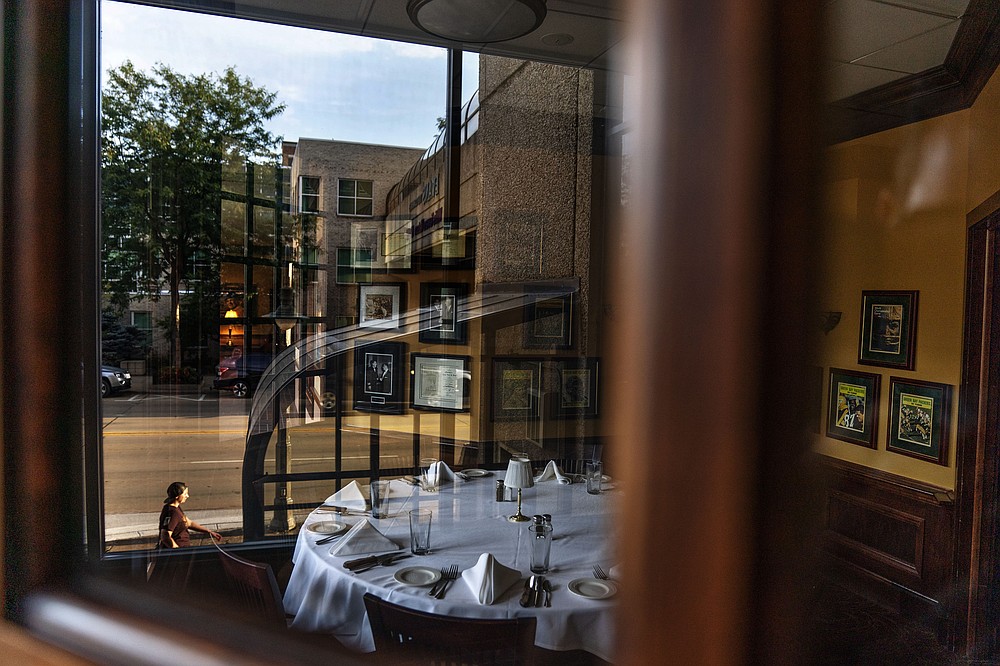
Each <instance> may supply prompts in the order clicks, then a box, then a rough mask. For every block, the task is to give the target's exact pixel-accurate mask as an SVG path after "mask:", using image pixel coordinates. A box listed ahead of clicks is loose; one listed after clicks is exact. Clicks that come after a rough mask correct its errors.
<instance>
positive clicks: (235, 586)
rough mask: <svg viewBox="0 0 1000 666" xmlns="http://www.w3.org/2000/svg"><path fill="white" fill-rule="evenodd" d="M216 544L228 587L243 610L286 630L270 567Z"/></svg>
mask: <svg viewBox="0 0 1000 666" xmlns="http://www.w3.org/2000/svg"><path fill="white" fill-rule="evenodd" d="M213 543H214V544H215V547H216V549H217V550H218V551H219V562H220V563H221V564H222V570H223V572H224V573H225V576H226V581H227V582H228V583H229V588H230V590H231V592H232V593H233V595H234V597H235V600H236V601H237V602H238V603H239V604H240V607H241V608H242V610H244V611H246V612H247V613H248V614H250V615H253V616H255V617H257V618H259V619H260V620H263V621H264V622H266V623H268V624H273V625H275V626H281V627H287V620H286V615H285V609H284V605H283V604H282V601H281V591H280V590H279V589H278V581H277V579H276V578H275V577H274V571H273V570H272V569H271V565H269V564H262V563H260V562H251V561H250V560H244V559H243V558H242V557H237V556H236V555H233V554H232V553H229V552H226V550H225V549H223V548H222V546H220V545H219V544H217V543H215V542H214V541H213Z"/></svg>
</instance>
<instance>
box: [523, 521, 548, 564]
mask: <svg viewBox="0 0 1000 666" xmlns="http://www.w3.org/2000/svg"><path fill="white" fill-rule="evenodd" d="M528 533H529V534H530V535H531V573H535V574H543V573H548V570H549V554H550V553H551V551H552V526H551V525H544V524H542V525H538V524H536V525H531V526H530V527H529V528H528Z"/></svg>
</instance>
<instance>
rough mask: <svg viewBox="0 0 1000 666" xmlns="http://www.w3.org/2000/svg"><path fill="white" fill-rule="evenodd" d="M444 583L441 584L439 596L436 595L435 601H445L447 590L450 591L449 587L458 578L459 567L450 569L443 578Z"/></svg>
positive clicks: (455, 566)
mask: <svg viewBox="0 0 1000 666" xmlns="http://www.w3.org/2000/svg"><path fill="white" fill-rule="evenodd" d="M441 578H442V579H443V582H442V583H441V589H439V590H438V592H437V594H435V595H434V598H435V599H444V593H445V590H447V589H448V585H450V584H451V582H452V581H453V580H455V579H456V578H458V565H457V564H453V565H451V566H450V567H449V568H448V573H446V574H445V575H444V576H442V577H441Z"/></svg>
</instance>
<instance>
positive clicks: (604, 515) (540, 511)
mask: <svg viewBox="0 0 1000 666" xmlns="http://www.w3.org/2000/svg"><path fill="white" fill-rule="evenodd" d="M436 463H440V464H432V465H427V466H426V467H424V468H423V471H422V473H421V475H420V476H419V477H417V478H416V479H413V478H403V479H392V480H389V481H381V480H380V481H379V482H376V483H379V484H380V486H379V487H378V488H377V489H374V490H373V488H374V487H375V486H374V484H372V486H371V487H366V486H364V485H362V484H358V483H357V482H356V481H352V482H351V483H350V484H348V485H347V486H345V487H344V488H342V489H341V490H340V491H338V492H337V493H334V494H333V495H331V496H330V497H329V498H327V500H326V501H324V503H323V505H322V506H320V507H318V508H317V509H316V510H314V511H313V512H312V513H311V514H310V515H309V516H308V517H307V518H306V520H305V522H304V525H303V528H302V529H301V530H300V532H299V535H298V539H297V541H296V545H295V552H294V554H293V558H292V559H293V562H294V567H293V571H292V575H291V578H290V580H289V583H288V587H287V589H286V592H285V596H284V603H285V610H286V612H288V613H290V614H293V615H294V616H295V619H294V620H293V621H292V623H291V626H292V628H294V629H299V630H303V631H313V632H323V633H329V634H333V635H334V636H336V637H337V638H338V639H339V640H340V641H341V642H342V643H343V644H344V645H346V646H347V647H349V648H352V649H355V650H357V651H359V652H370V651H372V650H374V641H373V639H372V636H371V631H370V628H369V627H368V623H367V616H366V614H365V608H364V601H363V597H364V594H365V593H368V592H370V593H372V594H374V595H376V596H378V597H381V598H383V599H386V600H388V601H391V602H393V603H396V604H399V605H403V606H406V607H409V608H413V609H416V610H423V611H427V612H432V613H437V614H442V615H453V616H456V617H469V618H476V617H481V618H509V617H516V616H519V615H532V616H534V617H536V621H537V625H536V634H535V643H536V645H538V646H539V647H543V648H547V649H550V650H587V651H589V652H591V653H593V654H595V655H597V656H598V657H600V658H602V659H604V660H606V661H611V660H612V659H611V658H612V656H613V654H612V652H613V646H614V635H613V627H614V622H613V611H614V604H615V594H616V592H617V586H616V585H615V583H614V580H613V578H614V577H613V576H610V578H612V580H608V579H607V578H605V579H603V580H602V579H601V578H599V577H597V576H596V569H594V566H595V565H600V566H605V565H608V564H609V563H613V561H614V551H613V544H614V535H613V531H612V530H611V525H612V523H613V521H612V520H611V518H612V516H613V514H614V504H615V501H614V496H615V494H616V493H617V492H620V491H618V490H617V489H615V490H603V489H602V490H600V491H599V492H597V493H590V492H588V489H587V485H588V484H587V483H584V482H574V480H573V479H572V475H567V474H563V473H562V472H561V470H559V469H558V466H557V465H556V464H555V462H554V461H550V463H551V464H550V465H546V467H545V469H544V470H543V471H542V473H541V474H538V475H531V474H530V473H529V474H528V476H527V478H526V479H525V478H524V477H523V475H522V477H521V481H518V477H517V475H512V474H510V473H506V474H505V471H504V470H496V471H492V472H488V473H486V474H478V473H474V474H473V475H471V476H470V475H469V472H470V471H472V470H464V472H463V475H464V476H466V477H467V478H463V475H459V474H457V473H455V472H452V471H451V470H450V469H448V467H447V465H445V464H444V463H442V462H440V461H436ZM511 466H512V467H513V466H514V464H513V463H512V465H511ZM550 468H551V469H550ZM428 470H430V474H428ZM483 471H484V472H487V470H483ZM557 471H558V474H557V473H556V472H557ZM493 476H496V477H498V480H504V481H507V480H510V481H511V482H512V483H515V484H517V485H518V486H519V487H518V488H517V490H518V495H519V496H520V500H519V501H516V500H515V501H516V512H514V511H513V509H514V508H515V504H514V502H512V501H507V500H506V497H507V495H506V494H504V498H505V501H497V498H498V497H499V496H500V495H498V493H497V492H496V486H495V484H494V483H493V479H492V477H493ZM562 478H567V479H570V482H569V483H565V482H564V481H562V480H561V479H562ZM536 479H537V482H536ZM415 482H416V483H415ZM381 484H384V485H381ZM373 494H374V495H375V499H374V500H373V499H372V495H373ZM376 505H378V506H377V507H376ZM522 511H523V512H526V513H527V514H528V515H529V516H531V517H530V518H529V517H528V516H525V513H522ZM374 514H378V517H374ZM518 516H521V517H523V518H525V519H523V520H522V519H520V518H517V517H518ZM546 517H548V522H546V520H545V518H546ZM610 568H611V567H610V566H609V569H610ZM602 571H605V570H604V569H602ZM612 571H613V569H612Z"/></svg>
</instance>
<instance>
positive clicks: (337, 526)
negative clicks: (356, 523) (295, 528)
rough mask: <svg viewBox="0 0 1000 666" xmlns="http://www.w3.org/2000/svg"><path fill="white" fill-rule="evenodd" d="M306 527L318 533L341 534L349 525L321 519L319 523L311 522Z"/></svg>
mask: <svg viewBox="0 0 1000 666" xmlns="http://www.w3.org/2000/svg"><path fill="white" fill-rule="evenodd" d="M306 529H307V530H309V531H310V532H315V533H316V534H340V533H341V532H343V531H344V530H346V529H347V525H344V524H342V523H331V522H329V521H321V522H318V523H309V524H308V525H306Z"/></svg>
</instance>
